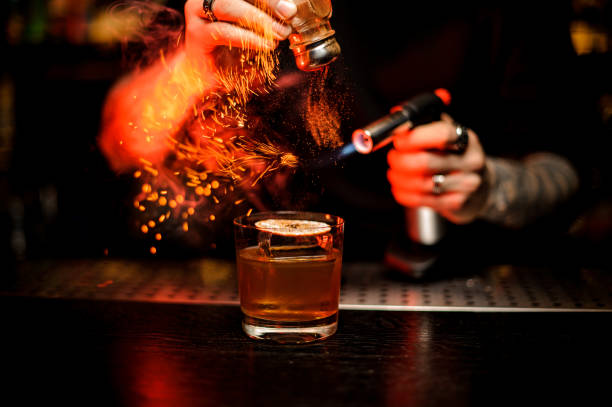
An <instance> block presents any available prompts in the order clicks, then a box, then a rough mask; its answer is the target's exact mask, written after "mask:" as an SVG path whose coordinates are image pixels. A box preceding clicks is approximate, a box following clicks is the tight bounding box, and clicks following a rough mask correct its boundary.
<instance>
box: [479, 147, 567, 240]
mask: <svg viewBox="0 0 612 407" xmlns="http://www.w3.org/2000/svg"><path fill="white" fill-rule="evenodd" d="M487 176H488V184H489V193H488V198H487V201H486V203H485V205H484V207H483V208H482V210H481V211H480V216H479V217H480V218H481V219H484V220H487V221H490V222H492V223H496V224H499V225H503V226H507V227H511V228H520V227H522V226H525V225H526V224H529V223H530V222H532V221H534V220H535V219H537V218H539V217H540V216H542V215H545V214H547V213H550V212H552V211H553V210H554V209H555V208H556V207H557V206H558V205H559V204H561V203H562V202H564V201H566V200H567V199H568V198H569V197H570V196H571V195H573V194H574V193H575V192H576V191H577V189H578V182H579V181H578V175H577V173H576V170H575V169H574V168H573V166H572V165H571V164H570V163H569V162H568V161H567V160H566V159H564V158H562V157H560V156H558V155H555V154H551V153H538V154H533V155H530V156H528V157H526V158H525V160H523V161H514V160H508V159H502V158H489V159H488V160H487Z"/></svg>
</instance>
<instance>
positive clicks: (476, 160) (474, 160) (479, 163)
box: [465, 153, 485, 171]
mask: <svg viewBox="0 0 612 407" xmlns="http://www.w3.org/2000/svg"><path fill="white" fill-rule="evenodd" d="M465 163H466V165H467V167H468V169H469V170H471V171H477V170H480V169H481V168H482V167H484V163H485V158H484V155H483V154H479V153H468V154H467V155H466V157H465Z"/></svg>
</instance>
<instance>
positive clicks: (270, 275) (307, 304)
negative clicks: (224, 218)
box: [237, 247, 342, 322]
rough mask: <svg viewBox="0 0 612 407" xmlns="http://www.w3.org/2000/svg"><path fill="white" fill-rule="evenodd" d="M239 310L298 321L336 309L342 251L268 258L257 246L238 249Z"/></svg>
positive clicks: (254, 316) (250, 313)
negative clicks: (262, 254)
mask: <svg viewBox="0 0 612 407" xmlns="http://www.w3.org/2000/svg"><path fill="white" fill-rule="evenodd" d="M237 259H238V260H237V266H238V280H239V289H240V305H241V307H242V312H244V314H245V315H248V316H250V317H253V318H260V319H265V320H271V321H283V322H302V321H313V320H317V319H322V318H327V317H330V316H332V315H334V314H335V313H336V312H337V311H338V299H339V296H340V270H341V268H342V254H341V253H340V252H339V251H338V250H334V251H332V252H331V253H330V254H328V255H320V256H302V257H291V258H288V257H285V258H282V257H281V258H270V257H263V256H261V255H260V253H259V248H258V247H248V248H246V249H242V250H240V251H239V252H238V256H237Z"/></svg>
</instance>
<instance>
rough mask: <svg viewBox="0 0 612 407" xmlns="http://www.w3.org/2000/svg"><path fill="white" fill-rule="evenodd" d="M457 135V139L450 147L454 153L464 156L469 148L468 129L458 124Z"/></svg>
mask: <svg viewBox="0 0 612 407" xmlns="http://www.w3.org/2000/svg"><path fill="white" fill-rule="evenodd" d="M455 135H456V136H457V138H455V140H454V141H452V142H450V143H448V146H449V147H450V148H451V149H452V151H453V152H455V153H457V154H463V153H465V150H466V149H467V146H468V128H467V127H465V126H463V125H461V124H456V125H455Z"/></svg>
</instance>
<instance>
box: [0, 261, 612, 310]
mask: <svg viewBox="0 0 612 407" xmlns="http://www.w3.org/2000/svg"><path fill="white" fill-rule="evenodd" d="M342 274H343V277H342V289H341V298H340V303H341V309H358V310H400V311H401V310H410V311H415V310H420V311H429V310H431V311H497V312H500V311H501V312H512V311H521V312H529V311H539V312H554V311H612V273H610V272H606V271H604V270H593V269H581V270H575V271H571V272H569V271H563V272H556V271H553V270H551V269H538V268H519V267H512V266H495V267H490V268H488V269H486V270H483V271H481V272H478V273H474V274H473V275H469V276H466V275H463V276H461V277H454V278H448V279H444V280H439V281H430V282H418V281H413V280H409V279H407V278H398V275H394V274H391V273H390V272H388V271H387V270H385V268H384V266H382V265H379V264H363V263H359V264H345V265H344V267H343V270H342ZM3 294H4V295H21V296H35V297H48V298H76V299H101V300H119V301H154V302H174V303H202V304H238V302H239V299H238V292H237V284H236V273H235V266H234V264H233V263H231V262H226V261H219V260H210V259H209V260H199V261H184V262H178V261H176V262H166V261H128V260H112V259H108V260H91V261H88V260H75V261H43V262H28V263H25V264H23V265H21V267H20V268H19V270H18V273H17V275H16V283H15V285H14V287H13V288H12V289H11V290H5V291H4V292H3Z"/></svg>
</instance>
